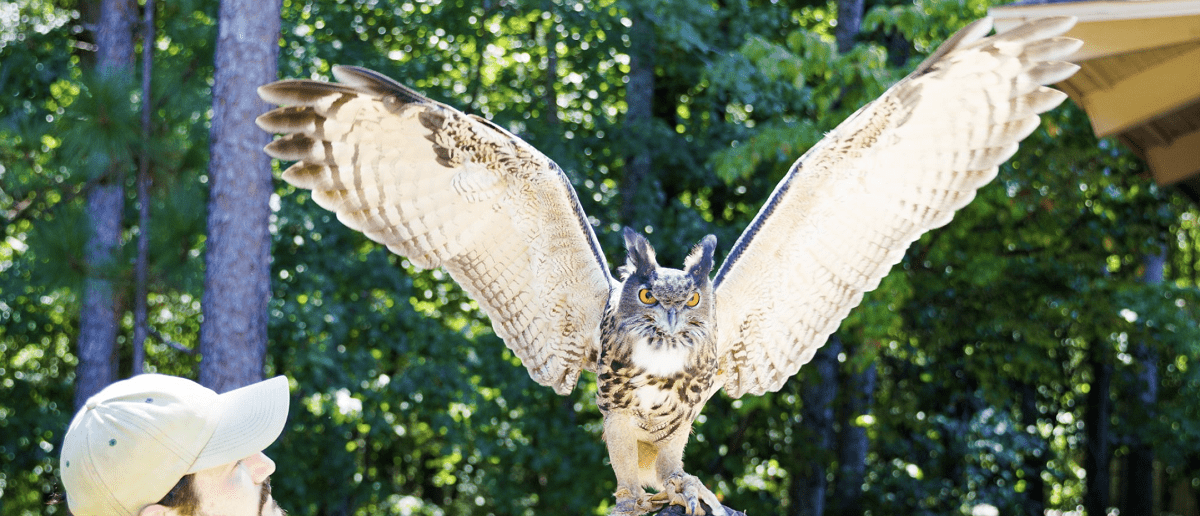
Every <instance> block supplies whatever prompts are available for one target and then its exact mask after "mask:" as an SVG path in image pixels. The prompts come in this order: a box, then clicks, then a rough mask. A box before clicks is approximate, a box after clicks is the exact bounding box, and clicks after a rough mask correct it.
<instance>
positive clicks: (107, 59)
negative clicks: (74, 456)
mask: <svg viewBox="0 0 1200 516" xmlns="http://www.w3.org/2000/svg"><path fill="white" fill-rule="evenodd" d="M133 23H134V6H133V4H132V2H130V1H129V0H104V2H103V3H102V4H101V6H100V22H99V24H98V25H97V30H96V69H97V71H98V72H99V73H100V75H101V76H102V77H105V78H108V77H118V76H120V75H125V74H132V73H133ZM127 166H129V163H111V164H110V165H109V169H108V171H107V177H105V178H104V179H103V180H101V181H99V182H98V183H96V185H95V186H94V187H93V188H92V189H91V190H90V191H89V192H88V194H87V214H88V222H89V224H90V226H91V227H90V230H91V233H90V235H89V236H88V241H87V244H86V247H85V248H84V256H83V260H84V267H85V269H86V274H87V276H86V278H85V279H84V284H83V307H82V311H81V312H80V314H79V349H78V357H79V365H78V366H77V367H76V369H75V407H76V408H78V407H80V406H82V405H83V404H84V403H85V402H86V401H87V399H88V398H89V397H90V396H91V395H93V394H95V393H96V392H98V391H99V390H100V389H103V388H104V386H106V385H108V384H110V383H112V382H114V381H116V380H117V375H118V369H117V331H118V328H119V326H120V320H121V313H122V309H121V293H120V290H119V288H118V283H117V282H116V281H115V279H116V278H117V276H118V273H117V268H118V267H119V264H118V262H117V257H118V256H119V255H120V249H121V227H122V220H121V216H122V213H123V212H124V211H125V190H124V178H125V167H127Z"/></svg>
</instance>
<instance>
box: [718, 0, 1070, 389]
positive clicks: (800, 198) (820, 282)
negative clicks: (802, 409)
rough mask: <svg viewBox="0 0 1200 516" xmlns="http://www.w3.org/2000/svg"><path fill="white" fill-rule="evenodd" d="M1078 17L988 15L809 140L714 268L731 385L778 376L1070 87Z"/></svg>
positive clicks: (987, 177) (801, 359)
mask: <svg viewBox="0 0 1200 516" xmlns="http://www.w3.org/2000/svg"><path fill="white" fill-rule="evenodd" d="M1074 23H1075V20H1074V18H1069V17H1059V18H1047V19H1042V20H1038V21H1034V22H1030V23H1028V24H1025V25H1022V26H1020V27H1017V28H1015V29H1013V30H1011V31H1008V32H1005V33H1003V34H998V35H994V36H991V37H987V38H984V37H983V36H984V35H986V34H987V33H988V32H990V31H991V20H990V19H988V18H984V19H982V20H979V21H977V22H975V23H973V24H971V25H969V26H967V27H966V28H964V29H963V30H961V31H959V32H958V33H956V34H955V35H954V36H952V37H951V39H950V40H948V41H947V42H946V43H945V44H943V45H942V47H940V48H939V49H938V50H937V51H936V52H935V53H934V55H932V56H931V57H930V58H929V59H927V60H926V61H925V62H924V63H922V64H921V65H920V66H919V67H918V68H917V70H916V71H914V72H913V73H912V74H911V75H909V76H908V77H906V78H905V79H904V80H902V81H900V82H899V83H897V84H895V85H894V86H892V87H891V88H890V89H888V91H886V92H885V93H884V94H883V95H882V96H881V97H880V98H878V99H876V100H875V101H873V102H871V103H870V104H867V105H866V106H864V107H863V108H862V109H860V110H859V111H858V112H856V113H855V114H854V115H851V116H850V118H848V119H847V120H846V121H845V122H843V123H842V124H841V125H839V126H838V127H837V128H836V129H835V130H834V131H833V132H831V133H830V134H828V135H827V136H826V137H825V138H824V139H822V140H821V141H820V142H818V143H817V144H816V145H815V146H814V147H813V148H812V149H810V150H809V151H808V152H806V153H805V154H804V156H802V157H801V158H800V159H799V160H798V161H796V163H795V164H793V165H792V168H791V170H790V171H789V172H788V173H787V175H786V176H785V177H784V178H783V180H782V181H781V182H780V183H779V185H778V186H777V187H776V189H775V191H774V192H773V193H772V194H771V197H770V199H768V200H767V202H766V204H765V205H764V206H763V207H762V209H761V211H759V213H758V215H757V216H756V217H755V218H754V221H753V222H752V223H751V224H750V226H749V227H747V228H746V230H745V232H744V233H743V234H742V236H741V237H740V238H739V239H738V241H737V242H736V243H735V244H734V246H733V248H732V249H731V250H730V252H729V256H728V257H727V258H726V261H725V263H724V264H723V265H722V266H721V269H720V270H719V271H718V272H717V276H716V279H715V280H714V287H715V294H714V295H715V296H716V303H717V331H718V335H717V346H718V354H719V356H720V359H721V365H722V373H721V378H722V379H721V380H719V381H723V387H724V389H725V391H726V393H727V394H729V395H730V396H732V397H735V398H736V397H740V396H741V395H742V394H745V393H748V392H749V393H754V394H761V393H763V392H766V391H774V390H778V389H779V388H780V387H782V386H783V384H784V382H786V381H787V379H788V378H789V377H791V376H792V375H794V374H795V373H796V372H797V371H798V370H799V369H800V366H801V365H803V364H805V363H807V362H808V361H809V360H811V359H812V356H813V354H814V353H815V352H816V350H817V349H818V348H819V347H820V346H822V345H823V344H824V343H825V340H826V339H827V338H828V336H829V334H831V333H833V331H834V330H836V329H837V327H838V325H839V324H840V323H841V321H842V319H843V318H845V317H846V315H847V314H848V313H849V311H850V309H851V308H854V307H855V306H857V305H858V304H859V302H861V301H862V296H863V293H864V292H866V291H869V290H872V289H874V288H875V287H877V286H878V285H879V281H880V279H881V278H883V276H884V275H885V274H887V272H888V270H889V269H891V267H892V265H894V264H896V263H897V262H899V261H900V259H901V258H902V257H903V256H904V252H905V250H906V249H907V248H908V246H909V245H910V244H911V243H912V242H913V241H914V240H916V239H917V238H918V237H920V236H921V234H923V233H924V232H926V231H928V230H930V229H933V228H936V227H940V226H942V225H944V224H946V223H947V222H949V221H950V218H951V217H952V216H953V215H954V212H955V211H956V210H958V209H959V208H962V207H963V206H965V205H966V204H967V203H968V202H970V200H971V199H972V198H974V196H975V191H976V189H978V188H980V187H981V186H983V185H984V184H986V183H987V182H989V181H991V180H992V178H994V177H995V176H996V172H997V170H998V166H999V164H1000V163H1002V162H1004V161H1005V160H1007V159H1008V158H1009V157H1010V156H1012V154H1013V153H1014V152H1016V150H1017V143H1018V142H1019V141H1020V140H1022V139H1024V138H1025V137H1026V136H1028V135H1029V134H1030V133H1031V132H1033V130H1034V129H1035V128H1036V127H1037V125H1038V122H1039V121H1040V119H1039V117H1038V114H1039V113H1042V112H1044V111H1046V110H1049V109H1051V108H1053V107H1055V106H1057V105H1058V104H1059V103H1061V102H1062V101H1063V99H1064V98H1066V95H1064V94H1063V93H1061V92H1059V91H1056V90H1053V89H1050V88H1048V87H1045V86H1043V85H1045V84H1053V83H1055V82H1058V81H1061V80H1063V79H1066V78H1067V77H1069V76H1071V74H1073V73H1074V72H1075V70H1077V69H1078V66H1075V65H1073V64H1070V63H1066V62H1061V61H1058V60H1059V59H1062V58H1064V57H1066V56H1067V55H1069V54H1071V53H1072V52H1074V51H1075V50H1076V49H1077V48H1079V45H1080V44H1081V42H1079V41H1078V40H1075V39H1071V38H1064V37H1060V35H1061V34H1062V33H1064V32H1066V31H1067V30H1068V29H1070V28H1071V27H1072V26H1073V25H1074Z"/></svg>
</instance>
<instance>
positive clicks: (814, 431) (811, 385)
mask: <svg viewBox="0 0 1200 516" xmlns="http://www.w3.org/2000/svg"><path fill="white" fill-rule="evenodd" d="M841 352H842V341H841V339H839V338H838V336H837V335H830V336H829V341H828V342H827V343H825V346H824V347H822V348H821V349H819V350H817V354H816V355H814V356H813V359H812V362H810V363H809V364H808V365H807V366H805V367H806V368H809V369H811V370H812V371H813V372H815V373H816V376H817V377H818V380H817V381H810V382H805V383H804V388H803V389H804V390H803V392H802V394H801V398H802V405H801V414H802V415H803V419H802V420H801V425H800V426H801V428H800V429H799V430H800V432H803V435H805V436H806V438H805V439H803V441H805V442H808V443H811V444H812V445H813V446H815V447H816V448H818V449H820V450H831V449H832V448H833V423H834V411H833V402H834V400H835V399H837V394H838V381H837V370H838V361H837V356H838V354H840V353H841ZM830 458H831V456H826V457H823V456H802V457H795V458H794V459H793V462H794V463H795V465H796V468H795V471H794V472H792V482H791V486H790V487H789V491H790V492H789V493H788V498H790V499H791V507H790V508H789V510H788V514H790V515H792V516H822V515H823V514H825V506H826V491H827V488H828V486H829V481H828V480H827V475H826V472H827V469H828V468H829V462H830Z"/></svg>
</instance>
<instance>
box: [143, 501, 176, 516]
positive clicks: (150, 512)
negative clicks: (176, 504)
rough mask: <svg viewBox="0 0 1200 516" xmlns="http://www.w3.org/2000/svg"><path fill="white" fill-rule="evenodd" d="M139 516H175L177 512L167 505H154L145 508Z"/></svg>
mask: <svg viewBox="0 0 1200 516" xmlns="http://www.w3.org/2000/svg"><path fill="white" fill-rule="evenodd" d="M138 516H175V511H174V510H173V509H171V508H170V507H167V506H165V505H159V504H156V503H152V504H150V505H147V506H145V507H143V508H142V510H141V511H140V512H138Z"/></svg>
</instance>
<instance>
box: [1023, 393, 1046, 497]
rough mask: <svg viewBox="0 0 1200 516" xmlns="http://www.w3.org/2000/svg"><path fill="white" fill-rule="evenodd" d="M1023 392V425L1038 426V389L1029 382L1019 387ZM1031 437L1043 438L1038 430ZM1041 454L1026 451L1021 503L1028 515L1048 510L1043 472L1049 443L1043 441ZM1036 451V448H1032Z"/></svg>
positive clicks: (1028, 426) (1026, 426) (1027, 426)
mask: <svg viewBox="0 0 1200 516" xmlns="http://www.w3.org/2000/svg"><path fill="white" fill-rule="evenodd" d="M1017 390H1018V391H1019V392H1020V393H1021V420H1020V421H1021V425H1022V426H1023V427H1025V428H1030V427H1032V428H1037V424H1038V419H1039V418H1038V410H1037V389H1036V388H1035V387H1034V386H1033V385H1032V384H1029V383H1022V384H1020V385H1019V386H1018V387H1017ZM1031 437H1035V438H1037V439H1039V440H1040V439H1041V435H1040V434H1037V433H1036V432H1035V433H1033V434H1032V436H1031ZM1039 449H1040V450H1041V453H1040V454H1036V453H1026V454H1025V464H1024V466H1023V472H1024V474H1025V486H1026V487H1025V499H1024V500H1023V501H1022V503H1021V507H1022V510H1023V512H1022V514H1024V515H1026V516H1042V515H1043V514H1045V512H1046V481H1044V480H1042V472H1043V471H1046V467H1047V461H1048V460H1049V457H1050V446H1049V443H1045V442H1043V443H1042V446H1041V447H1040V448H1039ZM1030 451H1036V450H1030Z"/></svg>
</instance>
